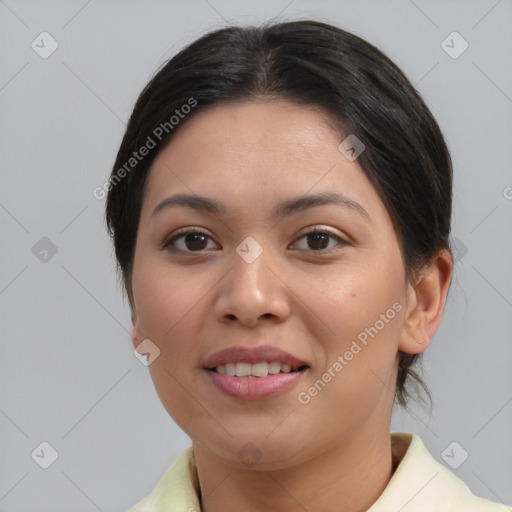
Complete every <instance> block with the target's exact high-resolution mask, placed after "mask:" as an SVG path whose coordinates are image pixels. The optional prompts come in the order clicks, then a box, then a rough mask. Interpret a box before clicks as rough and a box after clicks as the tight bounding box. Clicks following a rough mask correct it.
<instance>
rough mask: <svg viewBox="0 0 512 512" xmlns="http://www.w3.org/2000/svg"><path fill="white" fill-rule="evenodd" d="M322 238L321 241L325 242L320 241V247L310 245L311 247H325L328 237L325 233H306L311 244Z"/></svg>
mask: <svg viewBox="0 0 512 512" xmlns="http://www.w3.org/2000/svg"><path fill="white" fill-rule="evenodd" d="M322 238H323V242H325V243H321V244H320V245H321V247H318V246H317V247H312V249H325V248H326V247H327V245H329V240H328V237H327V236H326V234H325V233H312V234H311V233H310V234H309V235H308V243H310V242H311V241H313V245H314V243H315V242H318V241H320V239H322Z"/></svg>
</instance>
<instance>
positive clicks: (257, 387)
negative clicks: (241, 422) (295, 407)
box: [203, 345, 310, 400]
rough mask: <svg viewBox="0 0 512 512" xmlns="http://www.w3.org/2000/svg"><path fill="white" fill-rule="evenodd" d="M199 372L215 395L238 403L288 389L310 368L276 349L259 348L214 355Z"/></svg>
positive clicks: (238, 348) (230, 350)
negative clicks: (211, 387)
mask: <svg viewBox="0 0 512 512" xmlns="http://www.w3.org/2000/svg"><path fill="white" fill-rule="evenodd" d="M203 369H204V370H205V374H206V376H207V377H208V378H209V381H210V383H211V384H212V385H213V387H214V388H215V389H216V390H217V391H220V392H222V393H223V394H225V395H228V396H229V397H232V398H237V399H240V400H260V399H264V398H270V397H273V396H276V395H278V394H280V393H283V392H284V391H286V390H289V389H291V388H292V387H293V386H295V385H296V384H297V383H298V382H299V380H300V379H301V378H302V377H303V375H304V374H305V373H306V372H307V371H308V370H309V369H310V366H309V365H308V364H307V363H306V362H305V361H302V360H300V359H298V358H297V357H295V356H293V355H291V354H289V353H288V352H285V351H284V350H281V349H279V348H277V347H274V346H270V345H263V346H261V345H260V346H257V347H251V348H249V347H243V346H237V347H231V348H227V349H224V350H221V351H220V352H216V353H215V354H213V355H212V356H210V357H209V358H208V359H207V360H206V361H205V363H204V365H203Z"/></svg>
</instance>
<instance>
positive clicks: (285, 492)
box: [129, 99, 453, 512]
mask: <svg viewBox="0 0 512 512" xmlns="http://www.w3.org/2000/svg"><path fill="white" fill-rule="evenodd" d="M345 136H346V135H343V134H340V132H339V130H337V129H336V127H335V124H334V123H333V120H332V119H330V118H329V116H328V114H327V113H326V112H324V111H322V110H321V109H316V108H308V107H304V106H299V105H296V104H294V103H291V102H288V101H284V100H282V101H281V100H279V101H276V100H274V101H265V100H263V99H261V100H254V101H251V102H242V103H236V104H229V105H221V106H219V105H217V106H213V107H210V108H209V109H208V110H205V111H203V112H200V113H198V114H197V116H194V117H193V118H191V119H189V120H187V122H186V123H184V124H183V126H181V127H180V129H179V130H178V131H177V132H176V133H175V135H174V137H173V139H172V141H171V142H170V144H169V145H167V146H166V147H165V148H164V149H163V150H162V151H161V152H160V153H159V155H158V156H157V158H156V159H155V161H154V162H153V165H152V167H151V170H150V176H149V182H148V188H147V189H146V192H145V196H144V201H143V206H142V212H141V218H140V224H139V228H138V237H137V244H136V250H135V259H134V266H133V274H132V283H131V289H130V290H129V296H130V301H131V306H132V324H133V330H132V341H133V344H134V346H137V345H138V344H139V343H140V342H141V341H142V340H144V339H147V338H149V339H150V340H151V341H152V342H153V343H154V344H155V345H157V346H158V347H159V349H160V351H161V354H160V356H159V357H158V358H157V359H156V360H155V361H154V362H153V363H152V364H151V365H150V366H149V368H150V372H151V377H152V379H153V382H154V385H155V388H156V390H157V393H158V395H159V397H160V399H161V401H162V403H163V405H164V406H165V408H166V409H167V411H168V412H169V414H170V415H171V416H172V418H173V419H174V420H175V421H176V422H177V424H178V425H179V426H180V427H181V428H182V429H183V430H184V431H185V432H186V433H187V434H188V435H189V436H190V438H191V439H192V443H193V447H194V455H195V459H196V464H197V471H198V476H199V483H200V487H201V492H202V495H203V499H202V509H203V510H204V511H206V512H217V511H219V512H220V511H222V512H226V511H234V510H250V511H260V510H261V511H268V510H274V511H277V512H282V511H292V510H304V509H306V510H308V511H311V512H312V511H322V510H335V509H336V510H344V511H345V512H350V511H363V510H366V509H367V508H369V507H370V506H371V504H372V503H374V502H375V501H376V499H377V498H378V497H379V496H380V494H381V493H382V492H383V490H384V489H385V487H386V485H387V484H388V482H389V479H390V478H391V476H392V455H391V448H390V440H389V433H390V420H391V409H392V405H393V398H394V389H395V379H396V372H397V363H398V350H402V351H404V352H409V353H419V352H422V351H424V350H425V349H426V348H427V346H428V345H429V342H430V340H431V338H432V336H433V335H434V333H435V332H436V330H437V328H438V325H439V322H440V320H441V316H442V312H443V308H444V305H445V300H446V295H447V292H448V288H449V283H450V280H451V275H452V269H453V262H452V260H451V257H450V255H449V253H448V252H447V251H441V252H440V253H439V256H438V258H437V259H436V260H435V261H433V262H432V263H431V264H430V265H429V266H428V267H426V268H425V269H423V273H422V274H421V275H420V278H419V280H418V281H417V282H415V283H410V282H407V280H406V277H405V269H404V266H403V260H402V256H401V252H400V247H399V242H398V239H397V236H396V233H395V230H394V227H393V224H392V221H391V218H390V216H389V214H388V212H387V210H386V208H385V206H384V204H383V203H382V201H381V200H380V198H379V196H378V195H377V193H376V191H375V189H374V188H373V187H372V185H371V184H370V182H369V181H368V179H367V178H366V176H365V175H364V172H363V171H362V169H361V167H360V165H359V164H358V161H357V160H355V161H350V160H348V159H347V158H346V157H345V156H344V155H343V154H342V153H341V152H340V151H339V149H338V145H339V144H340V142H341V141H342V140H343V139H344V138H345ZM321 191H328V192H333V191H336V192H341V193H343V194H345V195H346V196H348V197H349V198H350V199H351V200H353V201H355V202H357V203H359V204H360V205H361V206H362V207H363V208H364V209H365V210H366V212H367V213H368V215H369V217H370V220H367V219H366V218H365V217H364V216H363V215H361V214H360V213H358V212H356V211H354V210H351V209H348V208H344V207H343V206H340V205H322V206H315V207H313V208H310V209H307V210H305V211H301V212H298V213H294V214H292V215H290V216H289V217H285V218H283V219H282V220H280V221H277V220H276V219H273V218H271V216H270V212H271V211H272V209H273V208H274V206H275V205H276V204H278V203H280V202H282V201H284V200H287V199H291V198H295V197H297V196H301V195H304V194H306V193H310V194H311V193H316V192H321ZM176 193H185V194H192V193H194V194H198V195H202V196H208V197H210V198H212V199H214V200H216V201H219V202H222V203H223V204H224V205H225V207H226V214H225V215H217V214H212V213H208V212H203V211H199V210H194V209H191V208H187V207H180V206H177V207H176V206H175V207H171V208H168V209H164V210H162V211H161V212H160V213H158V214H157V215H155V216H154V217H152V216H151V213H152V212H153V210H154V208H155V206H156V205H157V204H158V203H159V202H160V201H161V200H162V199H165V198H166V197H168V196H171V195H173V194H176ZM316 226H318V227H319V228H322V229H323V231H324V232H325V231H326V230H327V231H331V232H333V233H334V236H333V237H332V238H327V239H326V241H325V243H326V244H327V243H328V248H327V249H323V250H319V248H320V249H321V248H322V247H324V246H322V245H319V244H318V243H317V244H316V245H315V242H314V241H311V240H310V241H309V243H308V239H307V237H305V236H304V234H305V233H306V232H308V231H310V230H311V229H312V228H313V227H316ZM182 227H187V228H190V229H193V228H200V229H201V230H202V231H206V233H207V235H208V237H209V238H208V237H207V238H205V239H204V240H203V245H201V244H199V245H200V247H201V249H200V250H199V251H193V250H192V249H193V248H195V247H197V246H196V245H194V243H190V242H189V244H188V245H187V244H186V243H185V238H183V237H182V238H180V239H178V240H177V241H176V242H175V244H174V245H175V251H174V252H172V251H171V248H170V247H169V248H162V246H163V245H164V242H165V241H167V240H170V238H172V236H171V235H172V234H173V233H175V232H176V230H178V229H179V228H182ZM248 236H251V237H253V238H254V239H255V240H256V241H257V242H258V243H259V244H260V246H261V247H262V248H263V252H262V254H261V255H260V256H259V257H258V258H257V259H256V260H255V261H254V262H252V263H247V262H246V261H244V259H242V258H241V257H240V256H239V255H238V253H237V252H236V248H237V246H238V245H239V244H240V243H241V242H242V241H243V240H244V239H245V238H246V237H248ZM336 236H338V237H339V238H340V239H341V240H339V239H337V238H336ZM342 240H343V241H345V243H343V242H342ZM327 251H330V252H328V253H327ZM396 302H398V303H399V304H400V305H401V306H402V310H401V311H400V312H399V313H397V314H396V316H395V317H394V318H393V319H392V320H389V322H387V323H386V324H385V327H384V328H382V329H381V330H380V331H379V332H378V334H377V335H376V336H374V337H373V338H369V340H368V343H367V346H364V347H363V348H362V350H361V351H360V352H359V353H358V354H357V355H356V356H354V358H353V359H352V360H351V361H350V362H349V363H348V364H347V365H346V366H345V367H344V368H343V370H342V371H341V372H339V373H337V374H336V376H335V377H334V378H332V379H331V381H330V382H329V383H328V384H327V385H326V386H325V388H324V389H323V390H322V391H320V392H319V393H318V394H317V395H316V396H315V397H313V398H311V401H310V402H309V403H308V404H307V405H304V404H302V403H300V402H299V401H298V394H299V393H300V392H302V391H307V390H308V388H310V386H312V385H313V384H314V383H315V381H317V380H318V379H319V378H321V376H322V374H323V373H324V372H325V371H326V370H327V369H328V368H329V367H331V366H332V365H333V363H334V362H335V361H336V360H337V358H338V356H340V355H341V356H343V354H344V353H345V352H346V351H347V350H348V349H349V348H350V346H351V343H352V341H353V340H354V339H356V337H357V335H358V334H359V333H361V332H362V331H364V329H365V328H367V327H370V326H373V325H374V324H375V322H376V320H378V319H379V317H380V315H381V314H384V313H386V311H387V310H388V309H389V308H391V307H392V305H393V304H394V303H396ZM263 344H270V345H275V346H278V347H280V348H282V349H284V350H286V351H288V352H290V353H292V354H293V355H295V356H296V357H298V358H300V359H302V360H305V361H306V362H307V363H308V365H309V366H310V368H309V369H308V370H307V372H306V373H305V374H304V375H303V376H302V378H301V380H300V382H299V383H298V384H297V385H296V386H295V387H293V388H292V389H289V390H287V391H285V392H284V393H281V394H279V395H277V396H275V397H271V398H268V399H264V400H257V401H241V400H239V399H236V398H232V397H228V396H226V395H224V394H222V393H221V392H219V391H217V390H216V389H215V388H214V387H213V386H212V385H211V383H210V381H209V379H207V377H206V376H205V372H204V370H203V368H202V366H203V362H204V360H205V359H206V358H207V357H208V356H211V355H212V354H213V353H215V352H217V351H218V350H221V349H224V348H226V347H231V346H234V345H246V346H251V347H252V346H257V345H263ZM248 442H250V443H252V444H253V445H254V446H255V447H256V450H257V452H258V454H259V455H260V456H261V458H260V459H259V461H258V462H257V464H255V465H254V466H251V467H248V466H247V465H246V464H244V463H243V461H241V460H240V458H239V457H238V455H237V452H238V451H239V450H240V449H241V448H242V447H243V446H244V445H246V443H248Z"/></svg>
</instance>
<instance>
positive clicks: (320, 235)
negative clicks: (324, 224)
mask: <svg viewBox="0 0 512 512" xmlns="http://www.w3.org/2000/svg"><path fill="white" fill-rule="evenodd" d="M329 238H331V239H335V240H336V241H337V242H338V243H337V244H334V245H333V246H330V247H329ZM301 239H305V241H306V245H307V246H306V247H299V249H300V250H308V249H309V250H313V251H315V252H320V251H325V252H331V249H332V248H333V247H336V245H340V246H341V247H343V246H345V245H348V243H347V242H345V240H343V239H342V238H341V237H339V236H338V235H336V234H334V233H333V232H332V231H330V230H328V229H325V228H314V229H312V230H311V231H308V232H307V233H304V234H303V235H302V236H301V237H299V238H298V239H297V240H301Z"/></svg>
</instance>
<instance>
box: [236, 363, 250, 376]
mask: <svg viewBox="0 0 512 512" xmlns="http://www.w3.org/2000/svg"><path fill="white" fill-rule="evenodd" d="M251 366H252V365H251V363H236V369H235V375H236V376H237V377H249V375H251Z"/></svg>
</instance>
